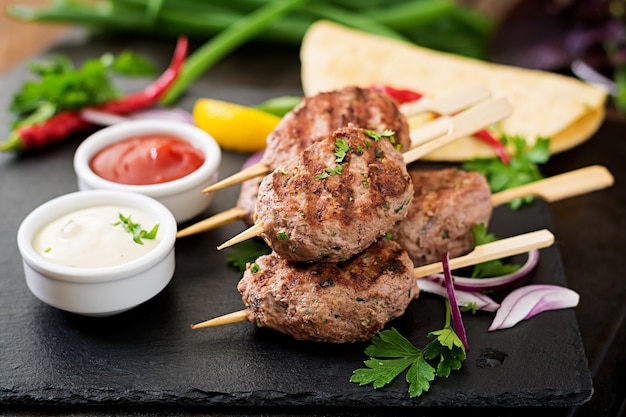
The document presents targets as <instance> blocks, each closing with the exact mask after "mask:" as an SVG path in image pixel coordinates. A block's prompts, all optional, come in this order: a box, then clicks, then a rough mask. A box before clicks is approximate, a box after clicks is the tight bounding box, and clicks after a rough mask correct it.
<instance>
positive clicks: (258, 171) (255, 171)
mask: <svg viewBox="0 0 626 417" xmlns="http://www.w3.org/2000/svg"><path fill="white" fill-rule="evenodd" d="M269 171H270V170H269V167H268V166H267V165H265V164H263V163H261V162H257V163H256V164H253V165H250V166H249V167H248V168H246V169H242V170H241V171H239V172H237V173H236V174H233V175H231V176H230V177H228V178H224V179H223V180H221V181H218V182H216V183H215V184H212V185H209V186H208V187H206V188H205V189H204V190H202V192H203V193H211V192H213V191H217V190H219V189H222V188H226V187H228V186H230V185H235V184H240V183H242V182H244V181H246V180H250V179H252V178H256V177H260V176H262V175H267V174H269Z"/></svg>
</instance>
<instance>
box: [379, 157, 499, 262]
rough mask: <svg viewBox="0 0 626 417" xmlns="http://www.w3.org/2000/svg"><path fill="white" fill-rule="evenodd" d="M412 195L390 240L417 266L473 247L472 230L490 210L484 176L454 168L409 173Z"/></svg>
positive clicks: (486, 219) (487, 221) (482, 221)
mask: <svg viewBox="0 0 626 417" xmlns="http://www.w3.org/2000/svg"><path fill="white" fill-rule="evenodd" d="M409 174H410V176H411V179H412V181H413V187H414V190H415V194H414V196H413V201H412V202H411V204H410V206H409V213H408V215H407V216H406V218H405V219H404V220H402V221H401V222H399V223H398V224H397V225H396V226H395V227H394V228H393V229H392V230H391V234H392V235H393V239H394V240H395V241H396V242H398V243H399V244H400V246H402V247H403V248H404V249H405V250H406V251H407V252H408V253H409V256H410V257H411V259H412V260H413V263H414V265H415V266H416V267H417V266H421V265H425V264H429V263H432V262H438V261H440V260H441V256H442V255H444V254H445V253H446V252H450V256H451V257H457V256H460V255H464V254H466V253H468V252H470V251H471V250H472V249H473V248H474V239H473V236H472V229H473V228H474V226H476V225H477V224H480V223H483V224H484V225H485V226H487V225H488V224H489V220H490V218H491V213H492V210H493V207H492V204H491V191H490V189H489V184H488V183H487V180H486V179H485V177H483V176H482V175H481V174H479V173H477V172H467V171H462V170H460V169H457V168H448V169H443V170H410V171H409Z"/></svg>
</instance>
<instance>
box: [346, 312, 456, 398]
mask: <svg viewBox="0 0 626 417" xmlns="http://www.w3.org/2000/svg"><path fill="white" fill-rule="evenodd" d="M428 336H429V337H434V338H435V339H434V340H433V341H432V342H430V343H429V344H428V345H427V346H426V347H425V348H424V349H418V348H416V347H415V346H414V345H413V344H412V343H411V342H410V341H409V340H408V339H406V338H405V337H404V336H402V335H401V334H400V333H399V332H398V331H397V330H396V329H395V328H393V327H392V328H391V329H389V330H383V331H382V332H380V333H379V334H378V335H376V336H374V337H373V338H372V343H371V345H369V346H368V347H367V348H366V349H365V354H366V355H368V356H369V357H370V358H369V359H368V360H366V361H365V362H363V363H364V364H365V366H366V367H365V368H359V369H356V370H355V371H354V372H353V374H352V377H351V378H350V382H354V383H357V384H359V385H361V386H364V385H368V384H372V386H373V387H374V388H382V387H384V386H386V385H388V384H390V383H391V382H392V381H394V380H395V379H396V378H397V377H398V376H399V375H400V374H401V373H403V372H404V371H405V370H406V371H407V372H406V381H407V382H408V383H409V396H410V397H419V396H421V395H422V394H423V393H424V392H426V391H428V390H429V389H430V383H431V382H432V381H434V380H435V377H440V378H442V377H444V378H445V377H448V376H449V375H450V373H451V371H453V370H454V371H456V370H459V369H461V366H462V364H463V361H464V360H465V357H466V353H465V347H464V346H463V342H462V341H461V339H459V337H458V336H457V335H456V333H454V330H453V329H452V327H451V325H450V307H449V304H448V302H447V301H446V324H445V326H444V328H443V329H441V330H437V331H434V332H430V333H429V334H428ZM407 368H408V370H407Z"/></svg>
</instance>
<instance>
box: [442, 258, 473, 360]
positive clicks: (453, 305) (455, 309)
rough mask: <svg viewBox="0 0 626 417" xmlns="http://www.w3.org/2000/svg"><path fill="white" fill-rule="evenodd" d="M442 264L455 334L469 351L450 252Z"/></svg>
mask: <svg viewBox="0 0 626 417" xmlns="http://www.w3.org/2000/svg"><path fill="white" fill-rule="evenodd" d="M441 263H442V264H443V276H444V278H445V281H446V293H447V295H448V302H449V303H450V312H451V313H452V328H453V329H454V333H456V335H457V336H458V337H459V339H461V342H463V346H464V347H465V350H469V345H468V343H467V334H466V333H465V326H464V325H463V319H462V318H461V311H459V304H458V303H457V301H456V296H455V294H454V284H453V283H452V273H451V272H450V252H446V254H445V255H444V256H442V259H441Z"/></svg>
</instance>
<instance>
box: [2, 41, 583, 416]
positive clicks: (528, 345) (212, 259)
mask: <svg viewBox="0 0 626 417" xmlns="http://www.w3.org/2000/svg"><path fill="white" fill-rule="evenodd" d="M123 48H129V49H132V50H134V51H138V52H143V53H146V54H148V55H149V56H151V57H153V58H154V60H155V62H158V63H160V64H161V65H165V63H166V62H167V61H168V59H169V53H170V52H171V45H170V44H165V43H150V42H140V41H137V42H111V41H101V42H93V43H89V44H86V43H85V42H84V40H83V39H82V38H80V37H79V38H77V39H76V40H70V41H68V42H66V43H64V44H63V45H62V46H60V47H59V48H57V49H55V50H54V51H53V52H60V53H65V54H69V55H71V56H72V57H74V58H75V59H76V60H77V61H78V62H80V61H82V60H84V59H85V58H87V57H93V56H97V55H98V54H99V53H101V52H104V51H113V52H115V51H119V50H121V49H123ZM25 78H26V75H25V69H24V67H21V68H18V69H17V70H16V71H14V72H12V73H10V74H9V75H8V76H7V77H4V78H2V80H1V81H2V88H1V90H2V91H3V93H4V94H3V95H2V96H1V97H0V108H7V106H8V102H9V98H10V94H8V93H9V92H11V91H14V90H15V88H16V86H17V85H19V83H21V82H22V81H23V80H24V79H25ZM141 85H143V84H142V81H141V80H140V81H136V82H127V83H126V84H125V85H124V87H125V88H127V89H128V90H134V89H136V88H139V87H140V86H141ZM282 94H300V88H299V74H298V61H297V51H284V50H268V49H263V50H261V49H252V48H251V49H246V50H244V51H242V53H240V54H237V55H235V56H233V57H231V58H229V59H227V60H225V61H224V62H223V63H221V64H220V65H218V66H217V67H216V68H215V69H213V70H212V71H210V72H209V73H208V74H206V75H205V77H204V78H203V79H202V80H200V81H199V82H198V83H196V86H195V87H194V88H193V89H192V90H191V91H190V93H189V95H188V96H186V97H184V98H183V99H182V100H181V102H180V104H181V106H183V107H186V108H188V109H190V108H191V106H192V104H193V102H194V100H195V99H196V98H197V97H202V96H207V97H213V98H218V99H225V100H230V101H235V102H240V103H250V104H254V103H258V102H260V101H262V100H263V99H265V98H269V97H273V96H277V95H282ZM9 122H10V120H9V117H8V115H7V114H6V112H0V129H1V130H0V133H2V135H3V136H4V134H5V132H8V128H9ZM80 139H81V138H80V137H77V138H74V139H73V140H71V141H68V142H67V143H64V144H62V145H60V146H57V147H55V148H53V149H50V150H47V151H46V152H42V153H38V154H34V155H27V156H23V157H14V156H12V155H9V154H3V155H0V195H1V196H2V197H1V201H0V213H1V214H2V220H1V222H0V225H1V226H0V271H1V272H0V274H1V275H0V317H1V319H0V335H1V339H0V352H1V355H2V358H1V360H0V403H2V404H4V405H41V406H48V405H63V406H66V405H98V406H103V405H114V406H124V405H132V406H262V407H263V408H264V407H272V406H288V407H290V406H292V407H294V408H295V409H296V410H306V409H307V407H312V406H321V407H325V406H335V407H336V406H340V407H341V406H345V407H348V408H349V409H355V410H367V409H368V407H381V406H382V407H394V406H400V407H406V408H413V407H425V406H427V407H444V406H445V407H460V406H479V407H487V406H489V407H502V406H504V407H521V406H558V407H563V406H571V405H578V404H582V403H584V402H586V401H588V400H589V398H590V396H591V395H592V392H593V387H592V381H591V375H590V372H589V369H588V366H587V357H586V355H585V351H584V349H583V344H582V341H581V336H580V332H579V329H578V325H577V321H576V315H575V310H573V309H570V310H562V311H554V312H546V313H543V314H541V315H539V316H537V317H535V318H533V319H532V320H529V321H527V322H524V323H522V324H520V325H518V326H516V327H515V328H513V329H509V330H506V331H499V332H487V327H488V326H489V324H490V322H491V319H492V316H491V315H490V314H486V313H479V314H477V315H476V316H469V315H466V319H465V325H466V328H467V332H468V337H469V343H470V346H471V349H470V351H469V352H468V358H467V360H466V362H465V364H464V367H463V369H462V370H461V371H460V372H456V373H454V374H453V375H451V376H450V378H448V379H447V380H441V381H438V382H436V383H435V384H433V386H432V388H431V390H430V392H428V393H427V394H426V395H424V396H422V397H421V398H416V399H409V397H408V394H407V386H406V383H405V382H404V381H403V380H402V379H399V380H397V381H395V382H394V383H393V384H392V385H391V386H390V387H388V388H385V389H380V390H373V389H372V388H370V387H359V386H357V385H356V384H352V383H350V382H349V381H348V380H349V378H350V375H351V374H352V371H353V370H354V369H356V368H358V367H361V366H362V361H363V360H364V359H366V357H365V355H364V354H363V350H364V348H365V344H355V345H345V346H334V345H321V344H316V343H305V342H296V341H293V340H291V339H289V338H288V337H285V336H282V335H280V334H277V333H275V332H272V331H269V330H266V329H256V328H255V327H254V326H252V325H250V324H248V323H239V324H234V325H230V326H224V327H220V328H214V329H205V330H196V331H191V330H190V329H189V324H190V323H193V322H197V321H201V320H204V319H207V318H211V317H214V316H217V315H221V314H224V313H228V312H231V311H234V310H238V309H240V308H241V307H242V304H241V299H240V298H239V295H238V293H237V291H236V288H235V287H236V283H237V280H238V273H237V271H235V270H234V269H233V268H231V267H230V266H228V265H227V264H226V261H225V255H226V253H227V252H226V251H224V252H218V251H217V250H216V249H215V246H216V245H217V244H219V243H221V242H223V241H225V240H226V239H227V238H229V237H231V236H233V235H234V234H236V233H237V232H239V231H240V230H242V229H243V227H244V226H243V224H239V223H235V224H231V225H229V226H226V227H223V228H220V229H219V230H215V231H211V232H208V233H205V234H202V235H197V236H192V237H188V238H184V239H182V240H180V241H179V242H177V245H176V261H177V270H176V273H175V276H174V278H173V281H172V282H171V284H170V285H169V286H168V287H167V288H166V289H165V290H164V291H163V292H162V293H161V294H159V295H158V296H157V297H155V298H154V299H153V300H151V301H149V302H147V303H145V304H144V305H142V306H140V307H139V308H137V309H134V310H132V311H129V312H127V313H124V314H122V315H119V316H115V317H110V318H98V319H94V318H85V317H80V316H76V315H72V314H69V313H65V312H62V311H59V310H56V309H54V308H52V307H49V306H47V305H45V304H43V303H41V302H40V301H39V300H37V299H36V298H35V297H34V296H32V295H31V294H30V292H29V291H28V289H27V287H26V285H25V283H24V280H23V273H22V266H21V262H20V258H19V254H18V251H17V247H16V244H15V235H16V231H17V228H18V226H19V223H20V222H21V220H22V219H23V218H24V216H25V215H26V214H27V213H28V212H29V211H30V210H32V209H33V208H35V207H36V206H38V205H39V204H41V203H43V202H45V201H47V200H49V199H51V198H53V197H56V196H58V195H61V194H65V193H68V192H72V191H75V190H76V181H75V178H74V174H73V170H72V165H71V159H72V155H73V152H74V150H75V148H76V146H77V145H78V143H79V141H80ZM244 159H245V157H244V156H242V155H236V154H232V153H225V154H224V161H223V164H222V169H221V176H222V177H225V176H227V175H230V174H231V173H232V172H235V171H237V170H238V169H239V167H240V165H241V163H242V162H243V160H244ZM422 165H423V166H426V165H428V164H422ZM237 191H238V190H237V188H236V187H231V188H230V189H226V190H222V191H220V192H219V193H220V194H219V196H218V198H217V201H216V203H215V205H214V206H212V207H211V208H210V210H208V211H207V213H206V214H207V215H211V214H213V213H216V212H219V211H221V210H224V209H226V208H230V207H232V206H233V204H234V202H235V199H236V193H237ZM541 228H548V229H552V222H551V218H550V211H549V209H548V206H547V204H545V203H543V202H541V201H537V202H535V204H534V205H532V206H531V207H527V208H524V209H523V210H520V211H518V212H513V211H511V210H509V209H508V208H506V207H500V208H498V209H496V211H495V213H494V218H493V222H492V225H491V227H490V229H491V231H492V232H494V233H496V234H497V235H498V236H499V237H507V236H511V235H514V234H517V233H523V232H527V231H532V230H537V229H541ZM557 239H558V236H557ZM527 282H529V283H530V282H532V283H551V284H558V285H567V281H566V277H565V274H564V270H563V265H562V262H561V257H560V254H559V249H558V246H557V245H555V246H553V247H551V248H547V249H544V250H542V258H541V261H540V264H539V266H538V268H537V269H536V271H535V272H534V273H533V274H532V275H531V276H530V277H529V278H528V281H527ZM502 295H503V294H496V295H495V296H494V298H501V297H502ZM443 317H444V307H443V302H442V301H441V300H440V299H438V298H436V297H432V296H428V295H424V296H422V297H421V299H420V300H418V301H416V302H414V303H413V304H412V305H411V306H410V308H409V309H408V311H407V313H406V314H405V315H404V316H403V317H402V318H400V319H398V320H396V321H394V322H393V323H391V324H390V325H393V326H395V327H396V328H397V329H398V330H399V331H400V332H401V333H402V334H404V335H405V336H407V337H408V338H409V339H410V340H411V341H413V342H414V343H415V344H416V345H418V346H420V345H424V344H425V343H427V341H428V339H427V338H426V334H427V333H428V331H431V330H435V329H438V328H440V327H441V325H442V324H443ZM502 358H504V359H503V360H502ZM268 409H269V408H268Z"/></svg>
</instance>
